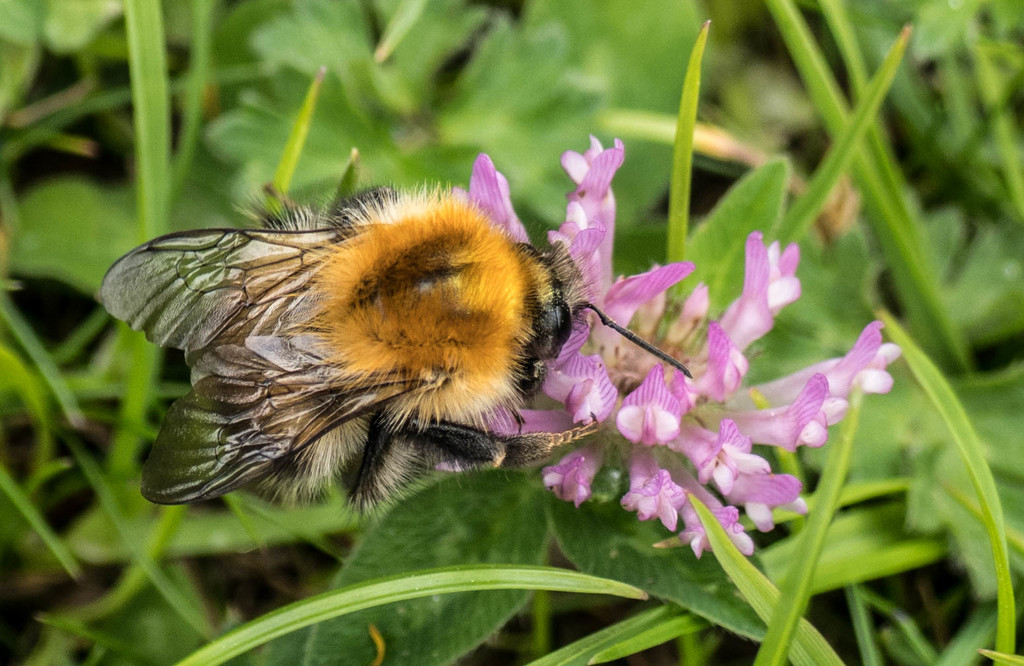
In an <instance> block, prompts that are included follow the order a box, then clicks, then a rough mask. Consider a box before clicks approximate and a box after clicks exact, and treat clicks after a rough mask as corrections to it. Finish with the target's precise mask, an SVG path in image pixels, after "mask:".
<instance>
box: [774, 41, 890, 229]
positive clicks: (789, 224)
mask: <svg viewBox="0 0 1024 666" xmlns="http://www.w3.org/2000/svg"><path fill="white" fill-rule="evenodd" d="M909 39H910V29H909V28H904V29H903V32H902V33H900V36H899V39H897V40H896V42H895V43H894V44H893V45H892V48H890V49H889V53H888V54H887V55H886V56H885V60H884V61H883V62H882V66H881V67H880V68H879V69H878V72H877V73H876V74H875V77H874V78H873V79H872V81H871V83H870V85H869V86H868V88H867V90H866V93H865V95H864V96H863V97H862V98H861V100H860V101H859V102H858V103H857V107H856V108H855V109H854V112H853V115H852V117H851V119H850V121H849V122H848V123H847V124H846V127H844V128H843V131H842V132H840V133H839V135H838V136H837V137H836V139H835V143H834V144H833V145H832V149H831V150H829V152H828V155H826V156H825V159H824V160H822V162H821V164H820V165H819V166H818V168H817V169H816V170H815V172H814V176H812V177H811V180H810V182H809V183H808V186H807V191H806V192H805V193H804V194H803V195H802V196H801V197H800V198H799V199H797V200H796V201H795V202H793V205H792V206H790V208H789V210H788V211H787V212H786V215H785V217H783V219H782V223H781V225H780V228H779V233H778V239H779V240H780V241H782V242H783V243H788V242H792V241H797V240H799V239H800V238H802V237H803V236H804V234H806V233H807V231H808V230H809V229H810V228H811V225H812V224H814V220H815V218H816V217H817V215H818V213H819V212H821V209H822V208H823V207H824V206H825V203H826V201H827V200H828V196H829V194H830V193H831V192H832V188H833V187H835V185H836V183H837V182H839V177H840V176H842V174H843V172H845V171H846V169H847V168H848V167H849V166H850V163H851V162H852V161H853V159H854V158H855V157H856V156H857V151H858V149H859V146H860V141H861V139H862V138H863V137H864V134H865V132H867V131H868V128H870V127H871V123H872V121H873V120H874V118H875V115H876V114H877V113H878V109H879V107H880V106H881V105H882V100H884V99H885V95H886V93H887V92H888V91H889V87H890V86H891V85H892V81H893V78H894V77H895V76H896V70H897V69H898V68H899V66H900V62H902V60H903V54H904V52H906V50H907V42H908V40H909Z"/></svg>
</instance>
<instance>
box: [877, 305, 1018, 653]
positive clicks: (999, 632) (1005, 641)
mask: <svg viewBox="0 0 1024 666" xmlns="http://www.w3.org/2000/svg"><path fill="white" fill-rule="evenodd" d="M882 319H883V321H884V322H885V325H886V331H887V332H888V334H889V337H890V338H892V340H893V342H895V343H896V344H898V345H899V346H900V347H901V348H902V349H903V357H904V358H905V359H906V360H907V364H908V365H909V366H910V370H911V372H913V373H914V377H915V378H916V379H917V381H918V383H919V384H920V385H921V388H923V389H924V391H925V393H926V394H927V395H928V398H929V399H930V400H931V402H932V404H933V405H934V406H935V409H936V410H937V411H938V412H939V415H940V416H941V417H942V420H943V421H944V422H945V423H946V427H947V428H949V432H950V434H951V435H952V436H953V441H954V443H955V444H956V448H957V452H958V453H959V454H960V459H961V460H962V461H963V464H964V468H965V469H966V470H967V474H968V476H969V477H970V479H971V483H972V484H973V485H974V490H975V492H976V493H977V495H978V502H979V504H980V505H981V512H982V522H983V524H984V526H985V532H986V534H987V535H988V540H989V545H990V546H991V548H992V559H993V566H994V568H995V575H996V605H997V606H998V609H999V621H998V623H997V628H996V650H997V651H1000V652H1008V653H1010V652H1013V650H1014V649H1015V646H1016V626H1017V618H1016V614H1017V613H1016V607H1015V606H1014V600H1013V581H1012V579H1011V578H1010V560H1009V553H1008V551H1007V545H1006V530H1005V526H1004V525H1005V523H1004V521H1003V509H1002V505H1001V504H1000V502H999V495H998V494H997V492H996V484H995V479H994V478H993V477H992V470H991V469H990V468H989V466H988V462H987V461H986V459H985V449H984V447H983V446H982V444H981V440H980V439H978V435H977V433H976V432H975V430H974V426H973V425H972V424H971V420H970V418H969V417H968V416H967V412H966V411H965V410H964V407H963V404H961V402H960V399H959V398H958V397H957V395H956V393H955V392H954V391H953V388H952V387H951V386H950V385H949V382H948V381H946V378H945V376H944V375H943V374H942V372H940V371H939V369H938V368H937V367H936V366H935V364H934V363H932V361H931V360H930V359H929V358H928V357H927V356H926V355H925V353H924V352H923V351H922V350H921V348H920V347H918V346H917V344H916V343H915V342H914V341H913V340H912V339H911V338H910V336H909V335H907V333H906V332H905V331H904V330H903V328H902V327H901V326H900V325H899V323H898V322H897V321H896V320H895V319H894V318H893V317H892V316H890V315H889V314H888V313H883V315H882Z"/></svg>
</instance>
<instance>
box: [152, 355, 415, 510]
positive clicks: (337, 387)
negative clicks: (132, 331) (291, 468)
mask: <svg viewBox="0 0 1024 666" xmlns="http://www.w3.org/2000/svg"><path fill="white" fill-rule="evenodd" d="M307 338H308V336H299V337H295V338H275V337H269V336H256V337H251V338H248V339H246V340H245V341H244V343H243V344H224V345H217V346H216V347H213V348H211V349H208V350H205V351H204V352H202V353H201V354H199V355H198V356H197V358H196V359H195V362H196V367H195V370H196V371H197V372H198V373H199V374H201V375H202V378H201V379H199V380H198V381H196V382H195V385H194V386H193V388H192V391H191V392H189V393H188V395H186V396H185V397H183V398H181V399H179V400H178V401H177V402H175V403H174V404H173V405H171V407H170V409H169V410H168V412H167V416H166V417H165V419H164V423H163V426H162V427H161V429H160V433H159V435H157V438H156V442H154V444H153V449H152V451H151V453H150V456H149V459H148V460H147V461H146V464H145V466H144V467H143V470H142V494H143V495H144V496H145V497H146V498H147V499H149V500H151V501H153V502H158V503H161V504H181V503H187V502H196V501H199V500H203V499H208V498H211V497H217V496H219V495H222V494H224V493H226V492H229V491H231V490H234V489H235V488H237V487H239V486H241V485H243V484H245V483H247V482H248V481H252V480H255V479H258V478H261V477H263V476H265V475H267V474H269V473H270V472H271V471H272V470H273V468H274V466H275V464H276V463H278V462H281V461H282V460H283V459H284V458H286V457H288V456H289V455H292V454H295V453H297V452H298V451H300V450H302V449H303V448H304V447H306V446H309V445H314V444H315V443H316V441H317V439H319V438H320V437H321V436H322V435H323V434H325V433H326V432H328V431H329V430H331V429H332V428H335V427H337V426H338V425H340V424H341V423H344V422H346V421H350V420H352V419H355V418H359V417H360V416H363V415H365V414H368V413H370V412H372V411H374V410H376V409H379V408H380V407H381V406H382V405H384V404H386V403H387V402H388V401H390V400H391V399H393V398H395V397H396V396H398V395H402V394H404V393H408V392H409V391H412V390H416V388H417V386H416V385H415V384H413V383H410V382H408V381H398V380H389V379H388V378H386V377H380V378H377V379H376V380H372V381H365V380H363V381H360V382H358V383H355V382H353V380H352V379H351V378H349V377H346V376H344V375H343V374H342V373H340V371H339V370H337V369H336V368H334V367H333V366H331V365H329V364H325V363H323V360H322V358H321V357H320V355H319V354H317V353H316V351H315V348H314V345H315V343H312V342H309V340H308V339H307Z"/></svg>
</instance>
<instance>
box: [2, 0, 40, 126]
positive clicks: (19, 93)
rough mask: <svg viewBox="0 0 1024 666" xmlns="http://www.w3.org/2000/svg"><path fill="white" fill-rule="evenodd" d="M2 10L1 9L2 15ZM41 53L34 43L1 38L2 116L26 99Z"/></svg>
mask: <svg viewBox="0 0 1024 666" xmlns="http://www.w3.org/2000/svg"><path fill="white" fill-rule="evenodd" d="M0 2H2V0H0ZM2 12H3V10H2V9H0V15H2ZM41 54H42V49H40V48H39V47H38V46H36V45H34V44H32V45H29V46H23V45H21V44H15V43H14V42H8V41H5V40H3V39H0V118H2V117H6V116H7V113H8V112H9V111H10V110H11V109H12V108H14V107H15V106H17V105H18V104H20V103H21V101H22V99H24V97H25V93H27V92H28V89H29V87H30V86H31V85H32V79H33V77H34V76H35V73H36V69H37V68H38V67H39V60H40V56H41Z"/></svg>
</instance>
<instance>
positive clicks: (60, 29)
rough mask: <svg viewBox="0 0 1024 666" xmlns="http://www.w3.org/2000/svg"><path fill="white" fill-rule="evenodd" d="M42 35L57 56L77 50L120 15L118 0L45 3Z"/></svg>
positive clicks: (120, 5) (49, 0) (53, 0)
mask: <svg viewBox="0 0 1024 666" xmlns="http://www.w3.org/2000/svg"><path fill="white" fill-rule="evenodd" d="M45 5H46V21H45V22H44V23H43V35H44V36H45V37H46V43H47V45H48V46H49V47H50V48H51V49H52V50H53V51H55V52H57V53H70V52H72V51H78V50H80V49H81V48H83V47H84V46H86V45H87V44H88V43H89V42H91V41H92V40H93V39H94V38H95V37H96V35H97V34H99V32H100V31H101V30H102V29H103V28H105V27H106V26H107V25H109V24H110V23H111V22H112V21H113V20H114V19H116V18H118V17H119V16H121V11H122V7H123V5H124V3H123V2H122V1H121V0H72V1H71V2H68V1H67V0H46V2H45Z"/></svg>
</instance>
